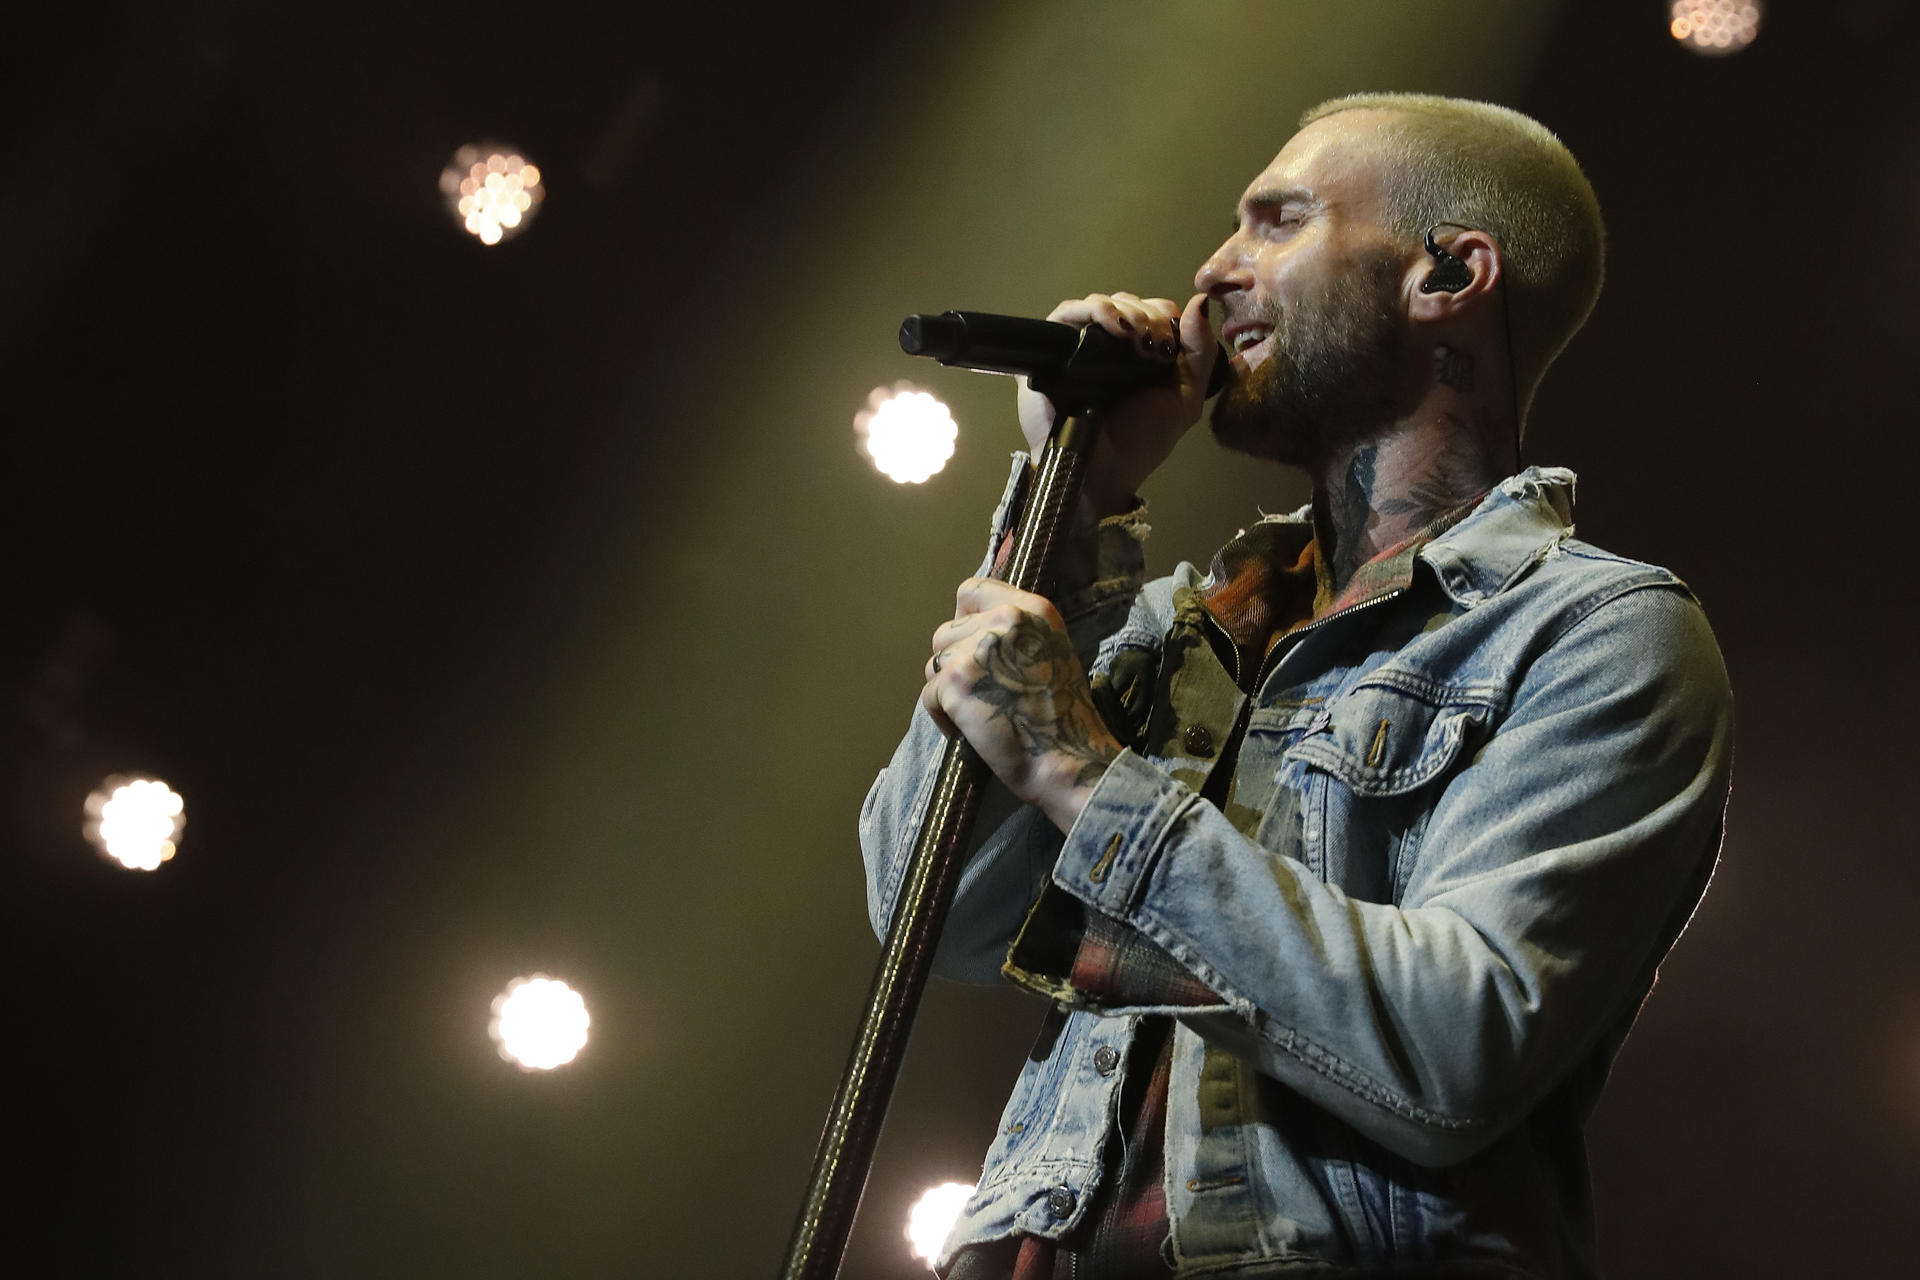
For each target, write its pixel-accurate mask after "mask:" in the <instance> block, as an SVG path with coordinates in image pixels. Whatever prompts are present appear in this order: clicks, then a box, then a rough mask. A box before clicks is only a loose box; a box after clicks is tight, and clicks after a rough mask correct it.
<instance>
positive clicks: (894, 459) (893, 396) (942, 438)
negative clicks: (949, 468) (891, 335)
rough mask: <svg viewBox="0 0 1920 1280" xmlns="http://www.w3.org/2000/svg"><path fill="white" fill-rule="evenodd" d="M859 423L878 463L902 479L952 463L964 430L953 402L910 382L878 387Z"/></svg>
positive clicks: (914, 480)
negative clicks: (945, 401)
mask: <svg viewBox="0 0 1920 1280" xmlns="http://www.w3.org/2000/svg"><path fill="white" fill-rule="evenodd" d="M853 429H854V430H855V431H858V432H859V433H860V438H861V440H862V442H863V443H864V445H865V447H866V452H867V456H868V457H869V458H871V459H873V465H874V466H876V467H878V468H879V469H880V471H881V473H882V474H883V475H885V476H887V477H888V478H889V479H891V480H893V481H894V482H895V483H896V484H920V483H922V482H923V481H925V480H926V478H927V477H928V476H930V475H932V474H933V473H934V472H936V471H938V470H940V468H942V467H944V466H946V465H947V459H948V458H951V457H952V456H953V442H954V441H955V440H956V439H958V438H959V436H960V428H959V426H958V425H956V424H955V422H954V420H953V414H952V413H951V412H949V411H948V409H947V406H945V405H944V404H941V403H940V402H939V401H938V400H936V399H934V398H933V397H932V396H931V395H929V394H927V393H926V392H924V391H917V390H915V389H914V388H913V386H912V385H911V384H909V383H905V382H898V383H895V384H894V385H893V387H892V388H891V389H889V388H887V387H875V388H874V389H873V394H871V395H869V396H868V397H867V407H866V408H864V409H862V410H861V411H860V412H859V413H857V414H855V415H854V417H853Z"/></svg>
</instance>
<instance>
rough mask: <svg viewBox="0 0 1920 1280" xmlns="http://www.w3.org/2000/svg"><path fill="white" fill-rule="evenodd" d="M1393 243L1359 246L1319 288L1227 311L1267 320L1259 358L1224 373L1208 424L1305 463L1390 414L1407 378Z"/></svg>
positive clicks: (1260, 452)
mask: <svg viewBox="0 0 1920 1280" xmlns="http://www.w3.org/2000/svg"><path fill="white" fill-rule="evenodd" d="M1403 269H1404V264H1403V263H1402V261H1401V259H1400V258H1399V257H1398V256H1397V255H1396V254H1394V253H1393V252H1392V251H1391V250H1388V249H1385V248H1381V249H1375V250H1372V251H1370V252H1368V253H1365V254H1363V255H1361V256H1360V257H1359V258H1358V259H1357V260H1356V261H1355V263H1354V265H1353V268H1352V270H1350V271H1347V272H1345V273H1343V274H1341V275H1340V276H1337V277H1336V278H1335V279H1334V280H1333V281H1332V283H1331V284H1329V285H1328V286H1327V287H1326V288H1325V289H1324V290H1322V291H1321V292H1320V293H1319V294H1317V295H1313V296H1309V297H1306V298H1303V299H1301V300H1300V301H1298V302H1296V303H1294V304H1293V305H1292V306H1290V307H1288V308H1286V309H1285V310H1282V309H1281V308H1280V307H1279V305H1278V304H1276V303H1273V302H1266V303H1263V304H1258V305H1255V306H1254V307H1253V308H1252V309H1251V310H1250V311H1248V312H1245V313H1238V312H1236V313H1235V314H1234V315H1233V316H1232V318H1233V319H1236V320H1238V319H1247V320H1253V321H1257V322H1258V323H1260V324H1264V325H1267V326H1269V327H1271V328H1272V330H1273V339H1272V341H1271V342H1269V343H1268V346H1269V348H1270V353H1269V355H1268V356H1267V358H1266V360H1265V361H1263V362H1262V363H1261V364H1260V365H1259V366H1257V367H1256V368H1254V369H1251V370H1248V371H1247V372H1245V373H1239V372H1238V371H1236V373H1237V376H1236V377H1234V378H1233V379H1232V380H1230V381H1229V382H1228V383H1227V387H1226V390H1225V391H1223V392H1222V393H1221V395H1220V398H1219V399H1218V400H1217V401H1216V402H1215V403H1214V406H1213V434H1214V438H1215V439H1217V440H1218V441H1219V442H1220V443H1221V444H1222V445H1224V446H1226V447H1227V448H1229V449H1233V450H1236V451H1237V452H1240V453H1247V454H1252V455H1253V456H1255V457H1260V458H1268V459H1271V460H1273V461H1275V462H1280V463H1285V464H1286V465H1289V466H1297V467H1307V466H1311V465H1312V464H1313V463H1314V462H1316V461H1317V460H1319V459H1322V458H1325V457H1328V456H1329V455H1331V454H1332V453H1333V452H1335V451H1337V450H1339V449H1340V448H1342V447H1344V446H1346V445H1350V444H1353V443H1355V442H1357V441H1359V440H1362V439H1365V438H1367V437H1368V436H1369V435H1371V434H1372V433H1373V432H1375V431H1377V430H1378V429H1379V428H1380V427H1382V426H1384V425H1385V424H1386V423H1388V422H1390V421H1392V420H1393V418H1394V416H1395V413H1396V411H1397V409H1398V408H1399V407H1400V398H1401V391H1402V384H1403V381H1404V378H1405V373H1404V369H1405V351H1406V329H1405V317H1404V316H1403V315H1402V314H1401V310H1400V297H1399V286H1400V277H1401V272H1402V270H1403Z"/></svg>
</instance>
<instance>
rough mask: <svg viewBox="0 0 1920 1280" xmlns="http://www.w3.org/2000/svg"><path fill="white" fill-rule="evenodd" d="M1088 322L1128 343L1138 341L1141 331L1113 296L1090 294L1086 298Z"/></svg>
mask: <svg viewBox="0 0 1920 1280" xmlns="http://www.w3.org/2000/svg"><path fill="white" fill-rule="evenodd" d="M1086 309H1087V321H1088V322H1089V323H1092V324H1097V325H1099V326H1100V327H1101V328H1102V329H1105V330H1106V331H1107V332H1108V333H1110V334H1112V335H1113V336H1114V337H1116V338H1125V339H1127V340H1128V341H1135V340H1137V339H1138V337H1139V335H1140V333H1141V329H1140V326H1139V325H1137V324H1135V323H1134V320H1133V317H1131V316H1129V315H1128V314H1127V313H1126V311H1125V310H1123V309H1122V308H1121V306H1120V304H1119V303H1117V302H1115V301H1114V300H1113V298H1112V296H1111V295H1109V294H1104V293H1090V294H1088V295H1087V297H1086Z"/></svg>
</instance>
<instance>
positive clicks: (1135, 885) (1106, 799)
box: [1053, 748, 1202, 920]
mask: <svg viewBox="0 0 1920 1280" xmlns="http://www.w3.org/2000/svg"><path fill="white" fill-rule="evenodd" d="M1200 803H1202V801H1201V799H1200V797H1199V796H1198V795H1197V794H1196V793H1195V792H1194V791H1193V790H1192V788H1190V787H1186V786H1183V785H1182V784H1180V783H1179V782H1176V781H1174V780H1173V779H1172V778H1170V777H1168V776H1167V775H1166V774H1165V773H1163V772H1161V771H1160V770H1159V769H1156V768H1155V767H1154V766H1153V765H1151V764H1149V763H1148V762H1147V761H1146V760H1145V759H1144V758H1142V757H1141V756H1140V755H1138V754H1136V753H1135V752H1134V751H1133V750H1132V749H1131V748H1128V749H1126V750H1123V751H1122V752H1121V753H1120V754H1119V755H1118V756H1116V757H1114V759H1113V762H1112V763H1111V764H1109V765H1108V766H1107V770H1106V772H1105V773H1104V774H1102V775H1101V776H1100V781H1099V782H1097V783H1095V784H1094V788H1093V791H1092V793H1091V794H1090V795H1089V796H1088V798H1087V804H1086V807H1085V808H1084V809H1082V810H1081V811H1080V816H1079V817H1078V818H1076V819H1075V820H1074V824H1073V830H1071V831H1069V832H1067V840H1066V844H1065V846H1064V847H1063V848H1062V849H1061V850H1060V857H1059V859H1058V860H1057V861H1056V862H1055V863H1054V867H1053V882H1054V883H1055V884H1057V885H1059V886H1060V888H1062V889H1064V890H1066V891H1067V892H1068V893H1070V894H1072V895H1073V896H1074V897H1076V898H1078V899H1079V900H1080V901H1082V902H1084V903H1086V904H1087V905H1088V906H1089V907H1092V908H1093V909H1094V910H1096V911H1101V912H1105V913H1106V914H1107V915H1110V916H1114V917H1116V918H1117V919H1121V920H1126V919H1128V917H1129V916H1130V915H1131V913H1132V909H1133V906H1134V903H1135V902H1136V900H1137V896H1138V890H1139V889H1140V888H1141V886H1143V885H1144V884H1145V883H1146V880H1147V877H1148V875H1149V874H1151V872H1152V870H1153V866H1154V864H1155V863H1156V862H1157V861H1158V860H1159V857H1160V853H1161V851H1162V850H1163V849H1164V848H1165V846H1166V842H1167V838H1168V836H1169V834H1170V833H1171V832H1172V830H1173V826H1174V824H1175V823H1176V822H1178V821H1179V820H1180V817H1181V815H1182V814H1184V813H1185V812H1186V811H1187V809H1188V808H1189V807H1191V806H1193V805H1196V804H1200Z"/></svg>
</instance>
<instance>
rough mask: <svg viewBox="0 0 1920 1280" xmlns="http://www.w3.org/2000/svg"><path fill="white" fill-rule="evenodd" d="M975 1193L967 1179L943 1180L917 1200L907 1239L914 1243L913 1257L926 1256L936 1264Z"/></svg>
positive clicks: (908, 1220) (927, 1262) (910, 1213)
mask: <svg viewBox="0 0 1920 1280" xmlns="http://www.w3.org/2000/svg"><path fill="white" fill-rule="evenodd" d="M972 1194H973V1188H972V1187H970V1186H968V1185H967V1184H966V1183H964V1182H943V1183H941V1184H940V1185H939V1186H937V1187H933V1188H930V1189H929V1190H928V1191H927V1193H926V1194H925V1195H923V1196H921V1197H920V1198H919V1199H918V1200H917V1201H915V1202H914V1205H913V1208H912V1210H910V1211H909V1212H908V1214H907V1243H909V1244H910V1245H912V1246H913V1256H914V1257H916V1258H923V1259H925V1260H926V1264H927V1265H928V1266H929V1267H931V1266H932V1265H933V1260H934V1259H935V1258H937V1257H939V1256H940V1246H941V1245H943V1244H945V1243H946V1242H947V1237H948V1236H950V1235H952V1234H953V1224H954V1223H956V1222H958V1221H960V1210H961V1209H962V1208H964V1207H965V1206H966V1203H967V1197H968V1196H970V1195H972Z"/></svg>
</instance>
